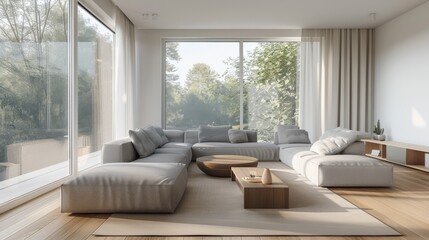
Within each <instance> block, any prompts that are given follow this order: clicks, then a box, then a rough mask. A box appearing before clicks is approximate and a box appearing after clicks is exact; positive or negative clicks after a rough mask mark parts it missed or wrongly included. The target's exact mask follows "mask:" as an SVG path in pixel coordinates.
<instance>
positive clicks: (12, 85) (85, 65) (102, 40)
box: [0, 0, 114, 206]
mask: <svg viewBox="0 0 429 240" xmlns="http://www.w3.org/2000/svg"><path fill="white" fill-rule="evenodd" d="M70 3H73V4H74V2H72V1H70V2H69V0H56V1H48V0H38V1H3V0H0V206H1V205H3V204H4V203H7V202H10V201H11V200H13V199H14V198H17V197H19V196H22V195H24V194H27V193H29V192H30V191H34V190H36V189H38V188H40V187H43V186H46V185H48V184H50V183H53V182H55V181H57V180H62V179H64V177H67V176H69V175H70V174H76V171H74V169H75V168H71V167H70V166H76V164H77V167H78V170H82V169H85V168H88V167H89V166H93V165H95V164H97V163H99V162H100V154H99V153H100V151H99V150H100V149H101V146H102V144H103V143H104V142H106V141H109V140H111V139H112V132H113V131H112V77H113V73H112V63H113V37H114V34H113V32H112V31H111V30H109V29H108V28H107V27H105V26H104V25H103V24H102V23H100V22H99V21H98V20H97V19H96V18H95V17H94V16H93V15H91V14H89V13H88V12H87V11H86V10H85V9H84V8H82V7H80V6H79V7H78V11H77V13H76V14H75V16H69V9H70V7H69V4H70ZM73 7H75V5H73ZM69 17H71V18H77V20H78V24H77V25H76V26H74V25H73V26H69V20H68V19H69ZM69 27H75V28H77V31H78V34H77V36H76V37H77V41H78V42H77V47H78V49H77V52H78V55H77V56H76V58H77V62H78V64H77V65H75V64H70V62H69V60H70V56H69V51H68V49H69V47H71V48H74V47H75V46H74V44H71V43H72V42H73V41H70V40H69V38H70V36H69ZM73 36H74V35H73ZM73 39H74V37H73ZM69 67H72V69H73V68H76V70H77V73H78V78H77V79H72V78H70V77H69V76H71V74H70V73H69ZM73 81H76V82H74V85H76V88H75V89H73V90H72V89H70V86H72V85H73V84H70V83H72V82H73ZM69 90H72V91H69ZM73 91H77V98H78V99H75V97H74V96H75V95H74V94H73ZM69 93H72V94H69ZM71 102H75V103H76V102H77V103H78V104H77V106H78V107H77V109H68V108H69V106H70V104H69V103H71ZM69 114H70V116H69ZM76 114H77V115H78V118H77V123H72V122H71V121H69V119H72V117H73V115H76ZM69 124H74V126H72V127H73V128H76V129H78V131H77V132H78V134H77V136H75V134H74V132H69V127H70V126H69ZM71 138H73V139H77V140H76V142H77V145H75V144H72V146H71V148H72V149H69V147H70V145H69V144H70V143H69V139H71ZM70 152H76V153H77V156H76V158H77V159H70V156H71V154H70ZM75 160H78V161H75Z"/></svg>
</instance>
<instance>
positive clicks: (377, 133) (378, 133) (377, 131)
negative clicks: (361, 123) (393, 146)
mask: <svg viewBox="0 0 429 240" xmlns="http://www.w3.org/2000/svg"><path fill="white" fill-rule="evenodd" d="M383 133H384V128H381V127H380V120H377V123H376V124H375V128H374V136H373V137H374V139H375V140H379V141H384V140H386V136H385V135H384V134H383Z"/></svg>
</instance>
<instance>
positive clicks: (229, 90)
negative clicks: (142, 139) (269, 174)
mask: <svg viewBox="0 0 429 240" xmlns="http://www.w3.org/2000/svg"><path fill="white" fill-rule="evenodd" d="M164 46H165V48H164V51H165V59H164V60H165V63H164V66H165V68H164V69H165V112H164V116H165V125H166V128H179V129H189V128H197V127H198V126H199V125H232V126H233V127H235V128H243V129H255V130H258V138H259V140H260V141H271V140H272V134H273V131H274V127H275V126H276V125H278V124H280V123H284V124H293V125H295V124H297V117H298V97H297V90H298V89H297V83H298V82H297V80H298V79H297V78H298V73H297V71H298V64H299V63H298V59H299V43H297V42H249V41H237V42H195V41H183V42H182V41H166V42H165V44H164ZM240 49H241V50H240ZM240 51H242V52H240ZM240 56H242V57H240Z"/></svg>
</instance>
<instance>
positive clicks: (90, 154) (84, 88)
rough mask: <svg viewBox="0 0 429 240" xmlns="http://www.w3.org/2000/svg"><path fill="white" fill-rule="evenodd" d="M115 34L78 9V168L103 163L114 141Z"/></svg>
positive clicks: (81, 9) (83, 10)
mask: <svg viewBox="0 0 429 240" xmlns="http://www.w3.org/2000/svg"><path fill="white" fill-rule="evenodd" d="M112 64H113V32H112V31H110V30H109V29H108V28H107V27H105V26H104V25H103V24H101V23H100V22H99V21H98V20H97V19H96V18H94V17H93V16H92V15H90V14H89V13H88V12H87V11H86V10H85V9H83V8H81V7H79V9H78V71H79V76H78V78H79V81H78V88H79V92H78V127H79V135H78V146H77V147H78V155H79V162H78V169H79V170H82V169H85V168H87V167H90V166H93V165H94V164H97V163H100V160H101V158H100V154H99V153H100V152H99V151H100V149H101V147H102V146H103V143H105V142H107V141H110V140H112V79H113V72H112V71H113V70H112V69H113V68H112Z"/></svg>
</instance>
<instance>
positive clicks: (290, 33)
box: [136, 29, 301, 126]
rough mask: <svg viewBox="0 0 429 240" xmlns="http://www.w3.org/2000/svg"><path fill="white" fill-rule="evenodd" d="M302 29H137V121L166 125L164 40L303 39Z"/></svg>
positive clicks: (141, 123)
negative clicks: (163, 67) (163, 69)
mask: <svg viewBox="0 0 429 240" xmlns="http://www.w3.org/2000/svg"><path fill="white" fill-rule="evenodd" d="M300 36H301V30H296V29H288V30H136V51H137V53H136V57H137V79H138V82H139V84H140V85H139V86H137V88H138V92H139V96H138V102H137V106H140V107H139V108H140V111H139V115H138V116H137V122H138V124H140V125H141V126H144V125H147V124H153V125H161V122H162V39H171V38H202V39H203V38H206V39H207V38H222V39H226V38H227V39H240V38H241V39H243V38H252V39H267V38H285V39H287V38H289V39H291V38H299V37H300Z"/></svg>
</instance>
